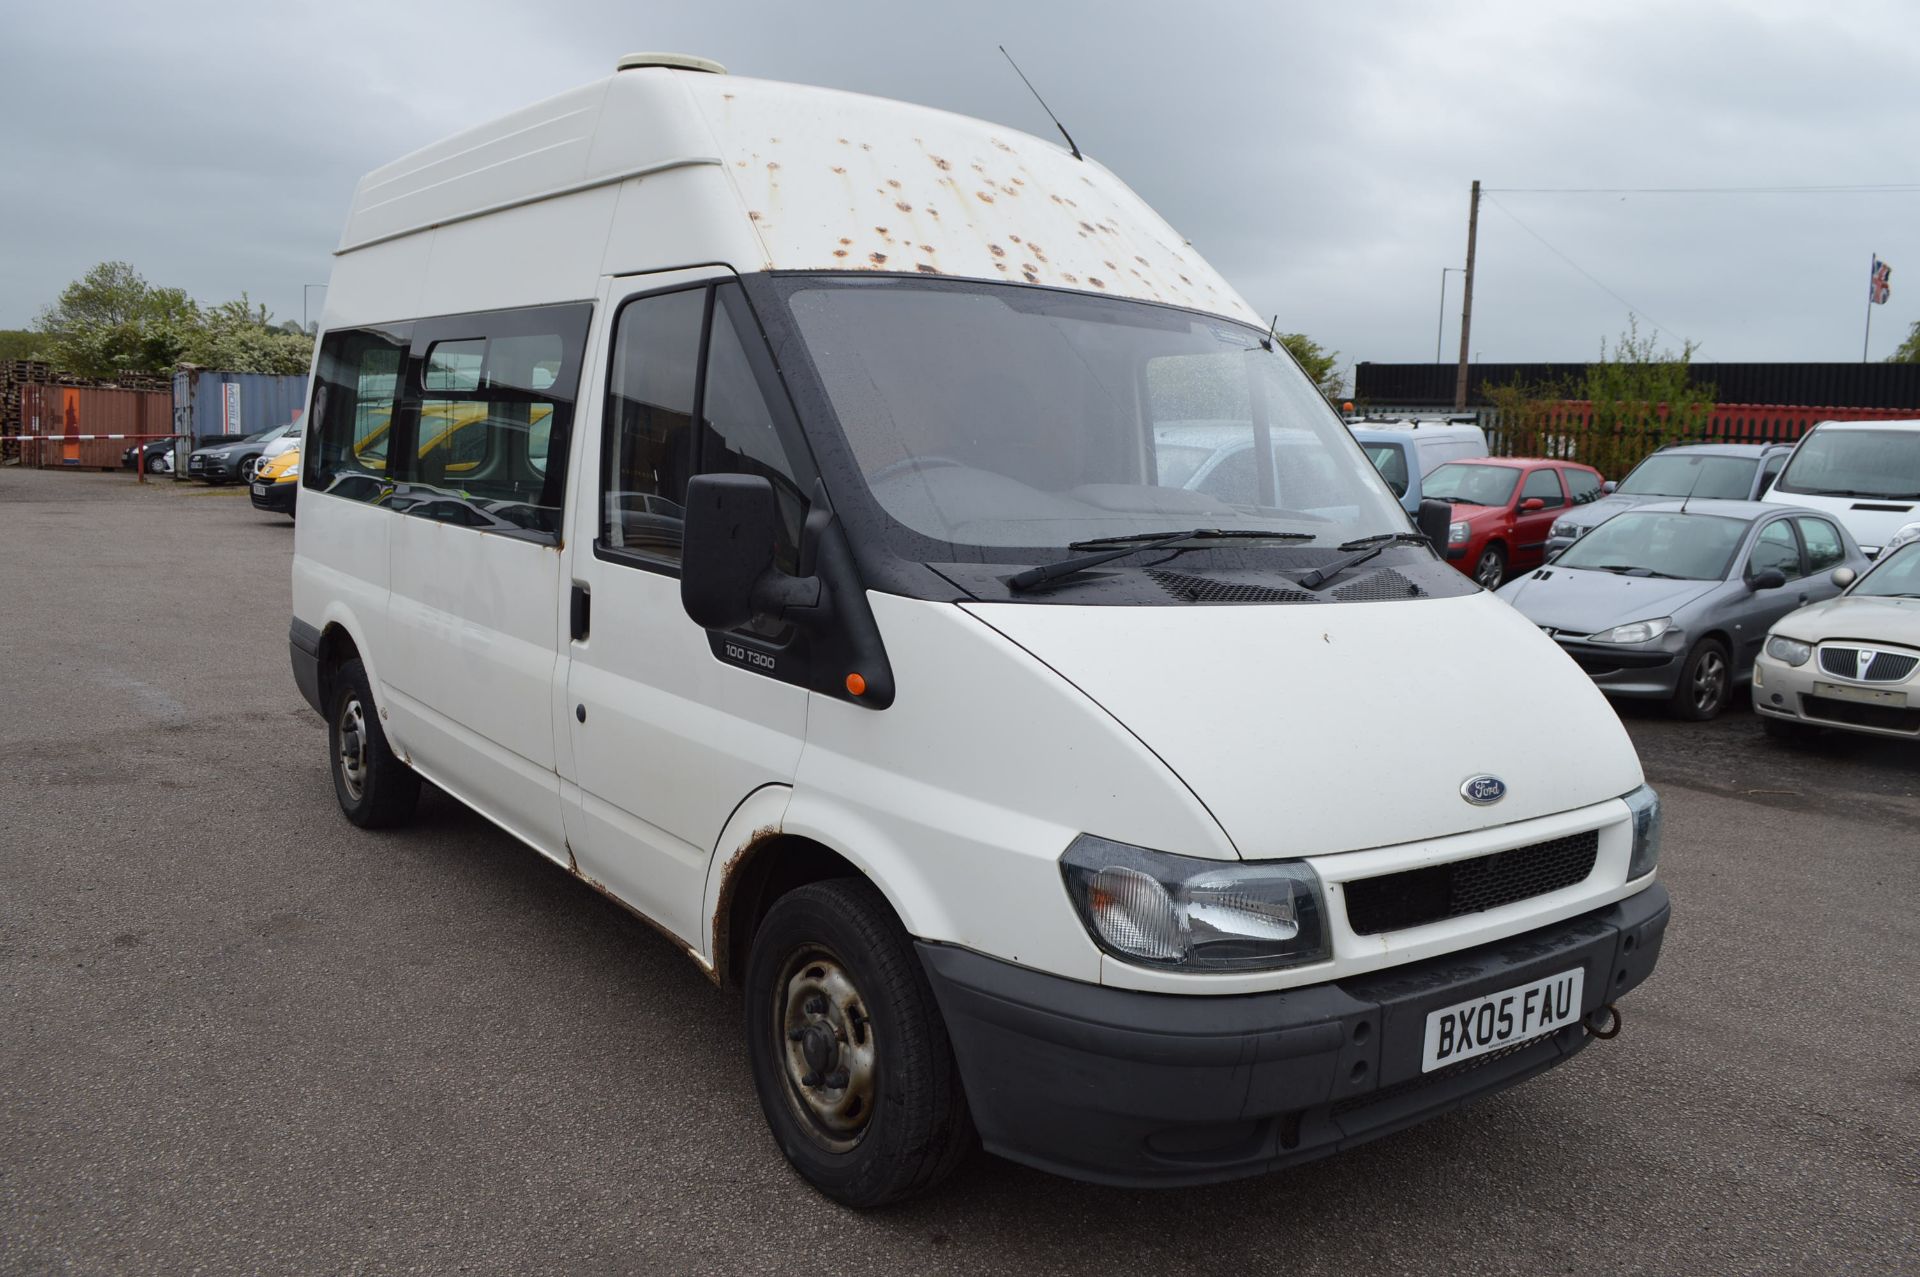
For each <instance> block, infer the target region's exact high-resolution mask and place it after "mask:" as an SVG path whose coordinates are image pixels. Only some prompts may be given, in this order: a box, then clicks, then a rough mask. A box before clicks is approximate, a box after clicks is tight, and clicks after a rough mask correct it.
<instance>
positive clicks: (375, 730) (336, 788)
mask: <svg viewBox="0 0 1920 1277" xmlns="http://www.w3.org/2000/svg"><path fill="white" fill-rule="evenodd" d="M327 747H328V753H329V755H330V756H331V759H332V769H331V770H332V772H333V793H334V797H336V798H338V799H339V800H340V810H341V811H343V812H345V813H346V814H347V819H348V820H351V821H352V822H353V823H354V824H356V825H358V826H360V827H361V828H362V829H385V828H389V827H391V826H393V825H399V824H404V823H405V822H406V821H407V819H408V818H409V817H410V816H412V815H413V808H414V804H415V803H417V802H418V801H419V800H420V777H419V775H418V774H416V773H415V772H414V770H413V769H412V768H411V767H408V766H407V765H406V764H405V763H403V762H401V761H400V759H399V758H398V757H397V756H396V755H395V754H394V752H393V750H392V749H391V748H390V747H389V746H388V745H387V734H386V732H385V731H384V730H382V728H381V726H380V716H379V714H378V713H377V712H376V711H375V709H374V706H373V689H372V688H371V686H370V685H369V684H368V682H367V669H366V666H364V665H362V664H361V663H360V662H359V661H358V660H351V661H348V662H346V663H345V664H343V665H341V666H340V668H339V669H337V670H335V671H334V672H333V705H332V707H331V712H330V713H329V714H328V715H327Z"/></svg>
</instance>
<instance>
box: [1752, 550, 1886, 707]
mask: <svg viewBox="0 0 1920 1277" xmlns="http://www.w3.org/2000/svg"><path fill="white" fill-rule="evenodd" d="M1753 708H1754V710H1755V711H1756V712H1757V713H1759V715H1760V721H1761V724H1762V725H1763V726H1765V727H1766V729H1767V734H1768V735H1769V736H1784V737H1793V736H1798V735H1800V734H1802V733H1803V732H1804V731H1805V730H1806V729H1808V728H1812V727H1838V728H1842V729H1844V730H1846V731H1850V732H1867V733H1870V734H1872V735H1875V736H1904V737H1906V738H1908V739H1913V738H1915V737H1920V540H1913V541H1909V542H1907V543H1906V544H1904V545H1901V546H1899V547H1898V548H1897V549H1895V548H1889V549H1886V550H1883V551H1881V554H1880V559H1879V561H1878V562H1877V563H1875V564H1874V565H1873V570H1872V571H1870V572H1868V573H1867V574H1866V575H1865V576H1863V577H1861V578H1860V579H1859V580H1858V581H1856V582H1854V583H1853V588H1851V589H1849V590H1848V591H1847V592H1846V593H1845V594H1843V595H1841V596H1840V597H1839V598H1837V599H1828V600H1827V601H1826V602H1824V603H1816V604H1814V605H1813V606H1812V607H1805V608H1801V609H1800V610H1799V611H1797V612H1794V613H1792V614H1791V615H1789V616H1787V617H1784V618H1783V619H1782V620H1780V621H1779V622H1778V623H1777V624H1776V625H1775V626H1774V627H1773V632H1772V633H1771V634H1769V635H1768V636H1767V642H1766V647H1765V648H1764V650H1762V652H1761V654H1760V658H1759V660H1758V661H1756V662H1755V664H1754V667H1753Z"/></svg>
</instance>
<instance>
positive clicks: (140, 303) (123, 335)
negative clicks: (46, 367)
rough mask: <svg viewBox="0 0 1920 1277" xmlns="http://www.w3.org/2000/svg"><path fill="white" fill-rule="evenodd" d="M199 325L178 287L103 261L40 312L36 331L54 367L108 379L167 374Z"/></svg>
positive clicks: (188, 299)
mask: <svg viewBox="0 0 1920 1277" xmlns="http://www.w3.org/2000/svg"><path fill="white" fill-rule="evenodd" d="M199 322H200V308H199V307H198V306H197V305H195V304H194V301H193V299H192V298H191V297H188V296H187V295H186V293H184V292H182V291H181V290H180V289H178V288H156V287H154V286H153V285H152V284H149V283H148V282H147V281H146V280H145V279H144V278H143V277H142V276H141V274H140V272H139V271H137V270H135V269H134V268H133V267H132V266H130V265H128V264H127V263H126V262H101V263H100V264H99V265H98V266H95V267H94V268H93V269H92V270H90V271H88V272H87V273H86V276H85V277H84V278H82V279H79V280H76V281H74V282H73V283H71V284H69V285H67V287H66V290H65V291H64V292H62V293H61V294H60V299H59V300H58V301H56V302H55V303H54V304H53V305H51V306H49V307H47V308H46V309H45V310H43V311H41V312H40V315H39V317H38V318H37V319H36V320H35V321H34V330H35V332H37V333H38V334H39V336H40V338H41V343H40V344H41V348H42V349H43V350H44V351H45V352H46V355H47V358H48V359H49V360H50V361H51V362H52V363H53V364H54V365H55V366H56V367H58V368H60V369H61V370H63V371H65V372H71V373H76V374H78V375H80V376H82V377H111V376H113V375H114V374H115V373H119V372H166V371H169V370H171V369H172V367H173V365H174V364H175V363H177V362H179V359H180V354H181V351H182V350H183V349H184V348H185V346H186V343H187V339H188V337H189V336H190V335H191V334H192V332H193V331H194V330H195V329H196V328H197V327H198V326H199Z"/></svg>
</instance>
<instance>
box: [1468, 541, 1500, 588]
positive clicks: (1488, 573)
mask: <svg viewBox="0 0 1920 1277" xmlns="http://www.w3.org/2000/svg"><path fill="white" fill-rule="evenodd" d="M1473 579H1474V580H1476V581H1478V582H1479V583H1480V585H1481V588H1483V589H1488V590H1497V589H1499V588H1500V586H1501V584H1502V583H1503V582H1505V581H1506V579H1507V552H1506V551H1505V550H1502V549H1501V548H1500V547H1499V546H1497V545H1490V546H1488V547H1487V548H1486V549H1485V550H1482V551H1481V552H1480V559H1479V562H1477V563H1475V564H1474V565H1473Z"/></svg>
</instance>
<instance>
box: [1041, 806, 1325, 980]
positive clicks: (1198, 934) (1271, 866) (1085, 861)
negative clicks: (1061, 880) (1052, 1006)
mask: <svg viewBox="0 0 1920 1277" xmlns="http://www.w3.org/2000/svg"><path fill="white" fill-rule="evenodd" d="M1060 870H1061V873H1062V874H1064V875H1065V877H1066V882H1067V894H1068V895H1069V896H1071V897H1072V898H1073V907H1074V908H1075V909H1076V910H1078V911H1079V914H1080V921H1081V922H1082V923H1084V924H1085V925H1086V928H1087V934H1088V935H1090V936H1092V937H1093V941H1094V943H1095V944H1097V945H1099V946H1100V947H1101V948H1102V949H1104V950H1105V951H1106V952H1108V953H1110V954H1112V955H1113V956H1114V957H1116V958H1119V959H1121V960H1122V961H1125V962H1132V963H1136V964H1139V965H1142V966H1153V967H1173V968H1179V969H1182V970H1188V971H1246V970H1250V969H1262V970H1265V969H1271V968H1274V967H1293V966H1301V965H1303V964H1305V963H1309V962H1321V961H1324V960H1325V959H1326V958H1327V957H1328V956H1329V949H1328V943H1327V927H1326V912H1327V911H1326V907H1325V900H1324V897H1323V895H1322V893H1321V888H1320V878H1319V875H1317V874H1315V873H1314V872H1313V870H1312V869H1311V868H1310V867H1309V866H1308V865H1307V864H1306V862H1305V861H1301V860H1268V861H1257V862H1246V861H1221V860H1202V859H1199V858H1197V857H1194V856H1175V855H1170V854H1168V853H1166V852H1163V851H1148V850H1147V849H1146V848H1144V847H1133V846H1129V845H1127V844H1126V843H1118V842H1111V841H1109V840H1107V839H1105V838H1096V837H1094V836H1093V835H1092V834H1081V835H1080V836H1079V837H1078V838H1075V839H1074V840H1073V843H1072V845H1070V846H1069V847H1068V848H1067V850H1066V853H1065V854H1064V855H1062V856H1061V857H1060Z"/></svg>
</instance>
